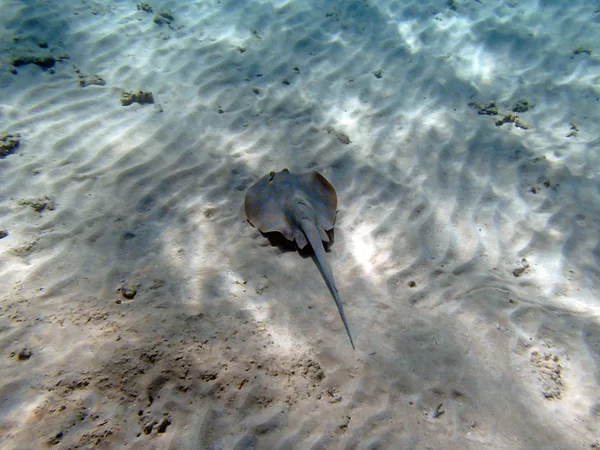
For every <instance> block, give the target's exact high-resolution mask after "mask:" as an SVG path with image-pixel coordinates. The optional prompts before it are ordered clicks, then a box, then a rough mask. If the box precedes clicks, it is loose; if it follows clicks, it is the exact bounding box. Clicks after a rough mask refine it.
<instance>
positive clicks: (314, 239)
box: [300, 219, 355, 350]
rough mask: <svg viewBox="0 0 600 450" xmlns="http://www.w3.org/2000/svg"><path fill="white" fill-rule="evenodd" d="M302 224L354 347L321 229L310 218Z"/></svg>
mask: <svg viewBox="0 0 600 450" xmlns="http://www.w3.org/2000/svg"><path fill="white" fill-rule="evenodd" d="M300 226H301V227H302V231H304V234H305V235H306V237H307V238H308V242H310V245H311V246H312V248H313V251H314V252H315V256H316V257H317V263H318V265H319V269H320V270H321V274H322V275H323V278H325V282H326V283H327V287H328V288H329V291H330V292H331V295H333V299H334V300H335V304H336V305H337V308H338V311H339V312H340V316H341V317H342V322H344V327H346V331H347V332H348V337H349V338H350V344H352V349H353V350H355V348H354V342H353V341H352V335H351V334H350V327H348V322H347V321H346V314H344V307H343V306H342V301H341V300H340V295H339V294H338V291H337V288H336V287H335V281H334V280H333V273H332V272H331V268H330V267H329V263H328V262H327V256H326V255H325V248H324V247H323V242H321V236H320V235H319V231H318V230H317V227H316V226H315V224H314V222H313V221H312V220H309V219H304V220H302V221H301V223H300Z"/></svg>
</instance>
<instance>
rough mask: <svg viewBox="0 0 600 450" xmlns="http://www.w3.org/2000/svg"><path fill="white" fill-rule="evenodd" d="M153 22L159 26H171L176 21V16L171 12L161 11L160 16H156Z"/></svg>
mask: <svg viewBox="0 0 600 450" xmlns="http://www.w3.org/2000/svg"><path fill="white" fill-rule="evenodd" d="M152 21H153V22H154V23H155V24H157V25H163V24H167V25H169V26H170V25H171V23H173V22H174V21H175V16H174V15H173V13H172V12H171V11H160V12H159V13H158V14H156V15H155V16H154V18H153V19H152Z"/></svg>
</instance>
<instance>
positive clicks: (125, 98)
mask: <svg viewBox="0 0 600 450" xmlns="http://www.w3.org/2000/svg"><path fill="white" fill-rule="evenodd" d="M134 103H139V104H140V105H144V104H152V103H154V96H153V95H152V92H150V91H142V90H141V89H140V90H138V91H137V92H123V93H122V94H121V105H123V106H129V105H132V104H134Z"/></svg>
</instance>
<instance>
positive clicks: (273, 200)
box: [245, 169, 354, 348]
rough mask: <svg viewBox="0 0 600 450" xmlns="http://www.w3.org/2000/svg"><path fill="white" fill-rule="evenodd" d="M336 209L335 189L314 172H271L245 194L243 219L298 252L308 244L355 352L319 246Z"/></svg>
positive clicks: (330, 225) (335, 289) (284, 170)
mask: <svg viewBox="0 0 600 450" xmlns="http://www.w3.org/2000/svg"><path fill="white" fill-rule="evenodd" d="M336 207H337V195H336V193H335V189H333V186H332V185H331V184H330V183H329V181H327V180H326V179H325V177H323V175H321V174H320V173H319V172H316V171H312V172H307V173H300V174H296V173H290V171H289V170H288V169H283V170H282V171H281V172H277V173H275V172H271V173H269V174H268V175H265V176H264V177H262V178H261V179H260V180H258V181H257V182H256V183H255V184H253V185H252V186H251V187H250V188H249V189H248V191H247V192H246V202H245V209H246V216H247V217H248V220H249V221H250V223H251V224H252V225H253V226H254V227H255V228H258V229H259V230H260V231H261V232H263V233H271V232H279V233H281V234H282V235H283V236H284V237H285V238H286V239H287V240H289V241H295V242H296V245H298V247H299V248H300V249H303V248H304V247H306V245H307V244H308V243H310V245H311V247H312V249H313V251H314V252H315V256H316V260H317V265H318V266H319V269H320V271H321V274H322V275H323V278H324V279H325V282H326V283H327V287H328V288H329V291H330V292H331V295H332V296H333V299H334V300H335V304H336V305H337V308H338V311H339V312H340V316H341V318H342V322H343V323H344V327H345V328H346V331H347V332H348V337H349V338H350V344H352V348H354V342H353V341H352V335H351V334H350V328H349V327H348V322H347V321H346V315H345V314H344V308H343V306H342V301H341V300H340V295H339V294H338V291H337V288H336V287H335V281H334V279H333V273H332V272H331V268H330V267H329V263H328V262H327V257H326V256H325V248H324V247H323V242H322V241H325V242H329V236H328V235H327V233H326V231H329V230H331V229H333V224H334V223H335V216H336V213H337V211H336Z"/></svg>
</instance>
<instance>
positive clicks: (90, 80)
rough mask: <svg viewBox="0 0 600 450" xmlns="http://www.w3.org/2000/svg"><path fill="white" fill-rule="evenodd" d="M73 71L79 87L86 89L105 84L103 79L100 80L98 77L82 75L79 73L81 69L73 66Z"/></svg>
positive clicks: (82, 73)
mask: <svg viewBox="0 0 600 450" xmlns="http://www.w3.org/2000/svg"><path fill="white" fill-rule="evenodd" d="M73 70H75V73H76V74H77V80H78V83H79V86H81V87H87V86H92V85H95V86H104V85H105V84H106V82H105V81H104V78H102V77H101V76H100V75H96V74H87V73H84V72H82V71H81V69H79V68H78V67H76V66H73Z"/></svg>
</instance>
